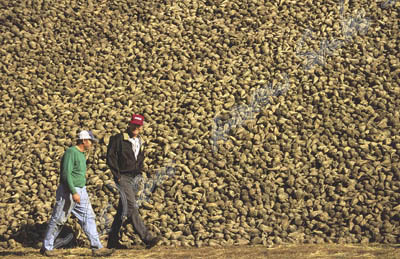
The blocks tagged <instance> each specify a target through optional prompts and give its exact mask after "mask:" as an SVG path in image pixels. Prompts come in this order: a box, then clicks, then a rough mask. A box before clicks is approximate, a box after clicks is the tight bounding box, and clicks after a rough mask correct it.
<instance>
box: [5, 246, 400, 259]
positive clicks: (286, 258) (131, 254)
mask: <svg viewBox="0 0 400 259" xmlns="http://www.w3.org/2000/svg"><path fill="white" fill-rule="evenodd" d="M58 252H59V255H58V256H57V258H76V257H79V258H91V251H90V250H89V249H87V248H74V249H60V250H58ZM0 256H1V257H2V258H44V257H42V256H41V255H40V254H39V251H38V250H37V249H33V248H22V249H16V250H4V251H1V252H0ZM111 258H138V259H141V258H177V259H179V258H182V259H183V258H185V259H192V258H218V259H220V258H229V259H231V258H252V259H255V258H272V259H273V258H279V259H302V258H335V259H337V258H340V259H342V258H348V259H350V258H351V259H353V258H379V259H381V258H384V259H386V258H388V259H389V258H393V259H395V258H400V246H389V245H378V244H377V245H371V244H369V245H337V244H323V245H320V244H318V245H315V244H312V245H281V246H276V247H272V248H267V247H265V246H234V247H202V248H170V247H162V246H159V247H154V248H152V249H151V250H145V249H143V248H140V247H138V248H134V249H129V250H117V251H116V252H115V253H114V254H113V256H112V257H111Z"/></svg>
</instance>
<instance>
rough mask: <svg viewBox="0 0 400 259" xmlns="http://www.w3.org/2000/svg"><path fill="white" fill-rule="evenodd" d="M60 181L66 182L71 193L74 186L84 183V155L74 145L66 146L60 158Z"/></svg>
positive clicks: (83, 184) (81, 185) (73, 192)
mask: <svg viewBox="0 0 400 259" xmlns="http://www.w3.org/2000/svg"><path fill="white" fill-rule="evenodd" d="M61 183H63V184H67V185H68V188H69V190H70V191H71V193H72V194H75V193H76V190H75V187H84V186H85V184H86V157H85V153H83V152H81V151H79V149H78V148H77V147H76V146H73V147H70V148H68V149H67V150H66V151H65V153H64V156H63V158H62V160H61Z"/></svg>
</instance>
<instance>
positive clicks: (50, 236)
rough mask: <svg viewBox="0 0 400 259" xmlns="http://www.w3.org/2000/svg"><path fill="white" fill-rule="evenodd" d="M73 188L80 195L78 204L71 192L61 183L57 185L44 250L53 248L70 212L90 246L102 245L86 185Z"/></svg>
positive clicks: (100, 246)
mask: <svg viewBox="0 0 400 259" xmlns="http://www.w3.org/2000/svg"><path fill="white" fill-rule="evenodd" d="M75 189H76V191H77V193H78V194H79V196H81V203H79V204H78V203H76V202H74V201H73V200H72V194H71V193H70V192H69V190H68V188H67V187H65V186H64V185H62V184H60V185H59V186H58V189H57V192H56V204H55V206H54V209H53V214H52V215H51V218H50V221H49V224H48V226H47V231H46V236H45V238H44V241H43V247H44V248H45V249H46V250H53V248H54V241H55V239H56V238H57V236H58V235H59V234H60V231H61V228H62V226H63V225H64V224H65V222H66V221H67V220H68V218H69V216H70V215H71V212H72V214H74V215H75V217H76V218H77V219H78V220H79V224H80V225H81V227H82V229H83V231H84V232H85V234H86V236H87V237H88V238H89V241H90V246H91V248H95V249H99V248H102V247H103V246H102V245H101V242H100V238H99V233H98V232H97V229H96V221H95V214H94V211H93V208H92V205H91V203H90V200H89V195H88V193H87V191H86V187H83V188H78V187H75Z"/></svg>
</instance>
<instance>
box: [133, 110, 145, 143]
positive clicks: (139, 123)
mask: <svg viewBox="0 0 400 259" xmlns="http://www.w3.org/2000/svg"><path fill="white" fill-rule="evenodd" d="M143 122H144V117H143V116H142V115H140V114H133V115H132V119H131V121H130V122H129V131H130V132H132V135H133V136H134V137H137V136H138V135H139V134H140V132H141V131H142V128H143Z"/></svg>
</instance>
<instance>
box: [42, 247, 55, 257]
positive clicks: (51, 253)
mask: <svg viewBox="0 0 400 259" xmlns="http://www.w3.org/2000/svg"><path fill="white" fill-rule="evenodd" d="M40 253H41V254H42V255H44V256H47V257H55V256H57V253H56V251H54V250H46V249H45V248H43V247H42V248H41V249H40Z"/></svg>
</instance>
